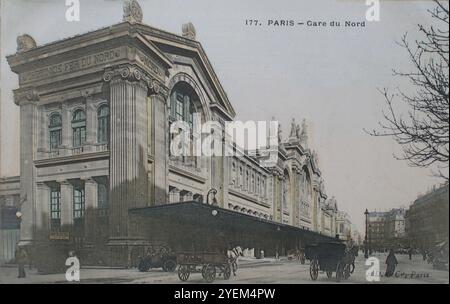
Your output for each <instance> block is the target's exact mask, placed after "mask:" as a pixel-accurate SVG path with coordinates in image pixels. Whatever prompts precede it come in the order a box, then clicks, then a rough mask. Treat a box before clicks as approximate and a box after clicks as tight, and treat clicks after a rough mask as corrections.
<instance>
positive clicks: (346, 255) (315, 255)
mask: <svg viewBox="0 0 450 304" xmlns="http://www.w3.org/2000/svg"><path fill="white" fill-rule="evenodd" d="M305 255H306V258H307V259H308V260H310V267H309V274H310V276H311V279H312V280H314V281H315V280H317V278H318V276H319V271H324V272H325V273H326V274H327V277H328V278H330V279H331V278H332V277H333V272H336V281H338V282H340V281H341V280H342V279H345V280H346V279H348V278H349V277H350V275H351V274H352V273H353V271H354V268H355V266H354V259H355V255H354V252H353V251H352V250H347V249H346V245H345V244H344V243H340V242H323V243H318V244H316V245H310V246H307V247H306V248H305Z"/></svg>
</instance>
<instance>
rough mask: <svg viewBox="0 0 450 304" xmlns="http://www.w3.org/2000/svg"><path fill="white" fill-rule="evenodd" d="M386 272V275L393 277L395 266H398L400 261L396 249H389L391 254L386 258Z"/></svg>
mask: <svg viewBox="0 0 450 304" xmlns="http://www.w3.org/2000/svg"><path fill="white" fill-rule="evenodd" d="M386 264H387V267H386V273H385V274H384V275H385V276H386V277H391V276H392V275H393V274H394V271H395V267H397V264H398V261H397V258H396V257H395V254H394V250H393V249H391V250H389V254H388V256H387V258H386Z"/></svg>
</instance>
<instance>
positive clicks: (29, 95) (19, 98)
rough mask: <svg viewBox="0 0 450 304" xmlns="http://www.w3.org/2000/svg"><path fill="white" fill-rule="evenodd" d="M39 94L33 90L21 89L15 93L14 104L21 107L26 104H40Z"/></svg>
mask: <svg viewBox="0 0 450 304" xmlns="http://www.w3.org/2000/svg"><path fill="white" fill-rule="evenodd" d="M38 101H39V92H38V91H37V90H35V89H33V88H30V89H19V90H16V91H14V102H15V103H16V104H17V105H20V104H21V103H24V102H38Z"/></svg>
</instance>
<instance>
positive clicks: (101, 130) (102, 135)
mask: <svg viewBox="0 0 450 304" xmlns="http://www.w3.org/2000/svg"><path fill="white" fill-rule="evenodd" d="M97 119H98V124H97V126H98V128H97V129H98V130H97V141H98V143H100V144H106V143H108V141H109V107H108V106H107V105H103V106H101V107H100V108H99V109H98V111H97Z"/></svg>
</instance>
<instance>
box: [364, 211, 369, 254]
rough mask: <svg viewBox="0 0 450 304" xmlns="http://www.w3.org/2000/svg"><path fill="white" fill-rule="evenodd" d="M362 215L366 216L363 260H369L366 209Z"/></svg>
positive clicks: (367, 213)
mask: <svg viewBox="0 0 450 304" xmlns="http://www.w3.org/2000/svg"><path fill="white" fill-rule="evenodd" d="M364 215H365V216H366V235H365V237H364V258H366V259H368V258H369V244H368V242H367V233H368V224H369V223H368V216H369V211H368V210H367V209H366V211H365V212H364Z"/></svg>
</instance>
